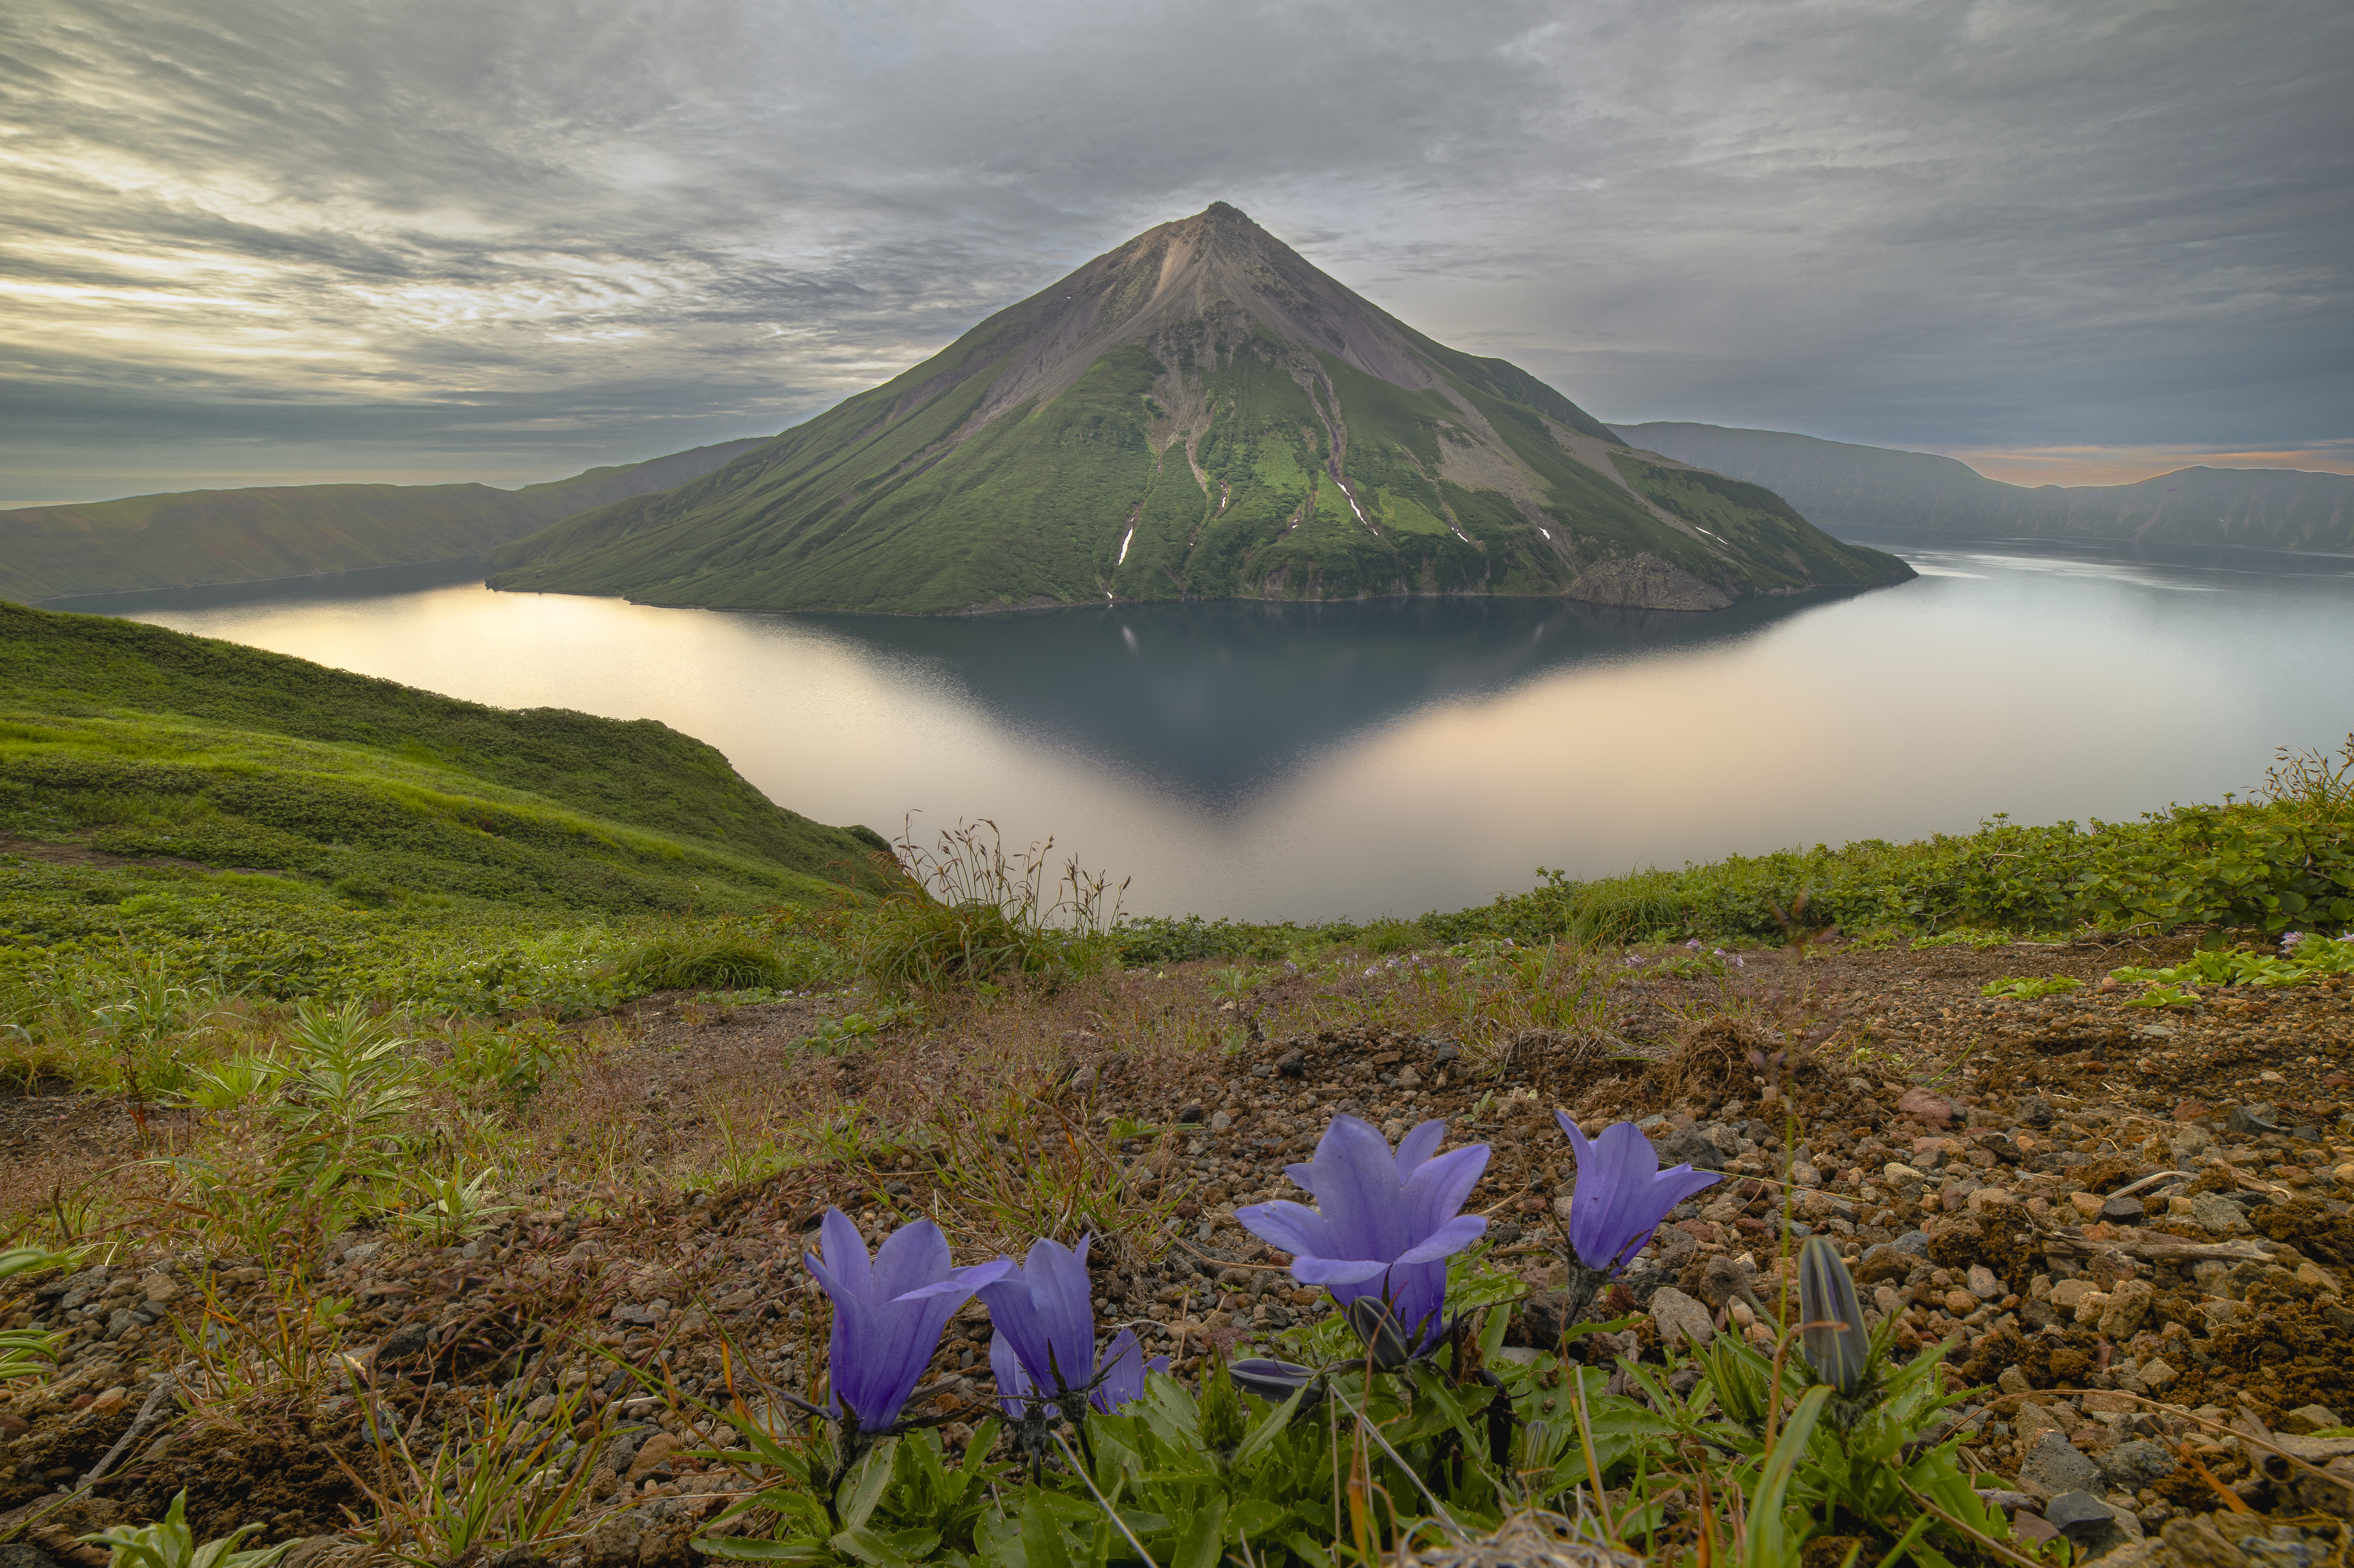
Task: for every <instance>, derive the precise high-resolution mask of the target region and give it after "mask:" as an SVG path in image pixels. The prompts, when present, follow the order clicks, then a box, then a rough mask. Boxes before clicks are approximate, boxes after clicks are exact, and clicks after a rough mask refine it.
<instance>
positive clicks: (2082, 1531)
mask: <svg viewBox="0 0 2354 1568" xmlns="http://www.w3.org/2000/svg"><path fill="white" fill-rule="evenodd" d="M2043 1517H2044V1519H2045V1520H2048V1521H2049V1522H2050V1523H2052V1524H2053V1525H2056V1526H2058V1527H2059V1530H2060V1533H2061V1534H2062V1535H2064V1536H2066V1537H2067V1538H2068V1539H2069V1540H2071V1541H2073V1542H2076V1543H2077V1544H2078V1545H2080V1546H2092V1545H2094V1544H2096V1543H2097V1542H2101V1541H2103V1540H2105V1539H2106V1538H2107V1536H2108V1533H2109V1531H2112V1530H2114V1529H2115V1528H2116V1522H2117V1521H2116V1516H2115V1514H2112V1513H2111V1512H2110V1511H2109V1505H2108V1504H2106V1503H2105V1502H2103V1501H2102V1500H2101V1499H2099V1498H2097V1497H2095V1496H2094V1495H2093V1494H2092V1493H2091V1492H2089V1491H2086V1490H2084V1489H2082V1488H2078V1489H2074V1490H2071V1491H2065V1492H2060V1493H2056V1494H2054V1495H2053V1497H2052V1500H2051V1501H2050V1502H2048V1503H2046V1504H2044V1505H2043Z"/></svg>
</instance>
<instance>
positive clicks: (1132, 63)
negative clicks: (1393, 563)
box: [0, 0, 2354, 504]
mask: <svg viewBox="0 0 2354 1568" xmlns="http://www.w3.org/2000/svg"><path fill="white" fill-rule="evenodd" d="M2349 78H2354V8H2349V6H2348V5H2345V3H2344V0H2194V3H2188V4H2167V3H2162V0H2160V3H2122V0H1984V3H1977V4H1971V3H1961V0H1954V3H1940V0H1556V3H1553V4H1519V3H1516V0H1488V3H1483V4H1479V5H1445V6H1441V5H1429V4H1428V3H1427V0H1407V3H1400V4H1392V3H1390V0H1334V3H1331V4H1325V3H1310V4H1287V3H1273V4H1259V5H1230V4H1225V3H1221V0H1198V3H1177V4H1163V5H1136V4H1128V3H1125V0H1087V3H1086V4H1071V5H1063V4H1056V3H1054V0H1023V3H1020V4H1013V3H1006V4H993V5H966V4H955V3H952V0H910V3H907V4H874V5H862V4H852V3H843V0H807V3H804V0H659V3H655V0H569V3H563V0H499V3H497V4H495V5H483V4H482V3H481V0H455V3H443V0H382V3H369V4H359V3H353V0H288V3H285V4H270V3H266V0H181V3H178V4H173V3H168V0H164V3H155V4H140V3H136V0H119V3H118V0H101V3H93V4H60V3H58V0H17V3H16V4H12V5H9V6H8V7H6V8H5V14H0V210H5V213H6V214H7V221H6V223H5V224H4V225H0V504H27V503H35V502H44V501H62V500H79V499H92V498H96V497H100V496H107V495H120V494H126V493H138V492H143V491H154V490H165V489H176V488H185V487H188V486H192V485H198V484H234V483H270V482H278V483H284V482H299V481H305V480H319V479H390V480H398V481H408V482H413V481H420V480H434V479H446V478H472V479H482V480H486V481H489V482H493V483H520V482H527V481H531V480H536V479H544V478H549V477H553V476H556V475H559V474H563V473H567V472H571V471H576V470H578V469H580V468H582V467H586V466H588V465H590V464H592V463H597V462H607V461H625V460H629V459H634V458H640V457H646V456H652V455H653V454H656V453H659V452H663V451H671V450H678V449H680V448H683V447H688V446H694V445H698V444H701V443H703V442H706V441H713V440H725V439H727V438H730V437H735V436H741V435H752V434H767V433H769V432H773V431H775V430H777V429H782V428H783V427H785V426H787V425H790V424H792V423H794V422H796V421H798V420H800V419H801V418H805V417H807V416H808V415H810V414H811V413H813V412H815V411H817V410H818V409H820V408H824V407H826V406H827V405H829V404H831V403H832V402H833V401H835V400H836V399H838V398H840V397H843V396H845V395H846V394H848V393H851V392H854V391H856V390H858V389H859V388H861V387H865V386H868V385H871V384H872V383H874V382H875V381H878V380H880V379H883V378H884V377H885V376H889V375H891V374H894V373H895V372H896V371H898V370H899V369H901V368H903V367H905V366H907V365H908V364H911V363H913V362H914V361H916V360H917V359H920V358H922V357H923V356H924V355H928V354H929V353H931V352H933V351H934V350H935V349H937V348H938V347H939V346H940V345H941V344H945V343H947V342H948V341H949V340H950V339H952V338H953V337H955V336H956V335H957V334H959V333H960V332H962V331H964V330H965V329H966V328H968V327H970V325H972V324H973V323H974V322H976V321H978V320H979V319H981V317H982V316H984V315H986V314H987V313H990V312H991V311H992V310H995V309H997V308H998V307H1000V306H1002V305H1004V304H1007V303H1009V302H1013V301H1014V300H1016V299H1019V298H1022V297H1023V296H1024V295H1026V294H1029V293H1031V292H1034V291H1037V290H1039V289H1041V288H1043V287H1044V286H1045V285H1046V284H1048V283H1049V282H1051V281H1054V280H1055V278H1056V277H1058V276H1059V275H1061V274H1062V273H1063V272H1065V271H1067V270H1070V269H1071V268H1073V267H1074V266H1076V265H1077V264H1079V263H1080V262H1082V261H1084V260H1087V258H1088V257H1090V256H1093V255H1096V254H1097V253H1099V252H1101V251H1103V250H1105V249H1109V248H1110V247H1112V246H1113V245H1116V244H1118V243H1119V241H1121V240H1123V239H1125V238H1128V237H1129V235H1131V234H1133V233H1135V232H1136V231H1138V230H1140V229H1141V228H1147V227H1149V226H1150V225H1152V224H1154V223H1158V222H1161V221H1163V220H1166V219H1168V218H1172V217H1182V216H1183V215H1185V214H1188V213H1191V212H1193V211H1196V210H1198V209H1199V208H1201V207H1204V205H1206V204H1207V203H1208V202H1210V201H1212V200H1214V199H1225V200H1228V201H1231V202H1234V203H1235V205H1237V206H1239V207H1243V208H1244V209H1245V210H1246V211H1247V212H1249V213H1250V214H1251V215H1252V216H1253V217H1256V218H1257V219H1258V220H1259V221H1260V222H1261V223H1263V224H1265V225H1266V226H1267V228H1270V229H1272V230H1273V231H1274V232H1275V233H1276V234H1277V235H1278V236H1279V237H1281V238H1285V239H1288V241H1289V242H1290V243H1292V244H1293V245H1294V246H1296V247H1297V248H1299V249H1300V250H1301V251H1302V252H1304V253H1305V254H1306V255H1307V256H1308V257H1309V258H1310V260H1314V261H1315V262H1316V263H1317V264H1318V265H1320V266H1321V267H1323V268H1324V269H1325V270H1327V271H1330V272H1331V273H1332V274H1333V275H1334V276H1336V277H1338V278H1340V279H1341V281H1343V282H1346V283H1348V284H1350V285H1351V286H1352V287H1354V288H1355V289H1357V290H1359V291H1362V292H1363V293H1364V294H1366V295H1368V296H1370V297H1371V298H1372V299H1373V300H1374V301H1376V302H1379V303H1380V304H1382V305H1384V306H1385V307H1386V308H1388V309H1390V310H1391V311H1393V312H1394V313H1397V314H1399V315H1401V316H1403V317H1404V318H1405V319H1406V320H1408V321H1410V322H1412V323H1415V324H1416V325H1417V326H1420V327H1422V328H1423V329H1425V330H1426V331H1428V332H1430V333H1431V334H1434V335H1436V336H1437V337H1439V338H1440V339H1442V340H1444V341H1447V342H1449V343H1452V344H1457V345H1458V346H1460V347H1463V348H1467V349H1470V350H1473V351H1476V352H1480V353H1486V354H1495V355H1503V356H1505V357H1507V358H1510V359H1512V360H1514V361H1516V362H1517V363H1519V364H1521V365H1522V366H1526V367H1528V368H1529V369H1531V370H1532V371H1534V372H1535V373H1537V374H1538V375H1540V376H1544V377H1545V378H1546V379H1548V380H1550V381H1552V382H1553V383H1554V384H1555V385H1556V386H1558V387H1561V388H1562V389H1563V390H1564V391H1565V392H1566V393H1568V394H1569V395H1570V396H1571V397H1574V398H1575V399H1576V400H1577V401H1578V402H1580V403H1581V404H1583V405H1584V406H1585V407H1586V408H1590V409H1592V410H1594V411H1595V412H1596V413H1597V414H1599V415H1601V416H1602V417H1603V418H1607V419H1611V420H1616V421H1631V420H1638V419H1652V418H1683V419H1702V420H1708V421H1712V422H1715V423H1720V424H1734V425H1750V426H1758V427H1764V428H1767V429H1793V430H1803V431H1807V432H1809V433H1812V434H1816V435H1821V436H1828V437H1832V438H1835V439H1840V440H1857V441H1865V442H1871V443H1874V444H1880V445H1889V446H1903V447H1911V448H1915V449H1920V450H1936V451H1948V452H1953V453H1956V454H1957V455H1961V456H1964V457H1966V458H1967V459H1969V460H1970V461H1976V462H1978V464H1979V466H1980V467H1982V468H1984V469H1985V470H1987V471H1989V472H1993V473H1996V474H1998V475H1999V476H2000V477H2004V478H2017V479H2024V480H2028V481H2031V482H2043V481H2046V480H2057V481H2060V482H2103V481H2109V480H2115V479H2130V478H2137V477H2141V476H2142V475H2145V474H2147V473H2151V472H2156V471H2161V470H2163V469H2166V468H2171V467H2177V466H2180V465H2181V464H2182V463H2184V462H2188V461H2208V460H2212V461H2227V462H2233V463H2239V464H2243V465H2272V466H2295V467H2308V468H2319V467H2327V468H2336V469H2339V470H2343V471H2354V279H2349V257H2354V107H2349V93H2348V90H2347V82H2348V80H2349Z"/></svg>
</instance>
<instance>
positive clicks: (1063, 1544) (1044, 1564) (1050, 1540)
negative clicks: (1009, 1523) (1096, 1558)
mask: <svg viewBox="0 0 2354 1568" xmlns="http://www.w3.org/2000/svg"><path fill="white" fill-rule="evenodd" d="M1019 1544H1020V1547H1021V1552H1022V1555H1021V1558H1020V1559H1019V1561H1020V1562H1021V1563H1022V1564H1023V1568H1071V1552H1070V1546H1069V1543H1068V1542H1067V1540H1066V1538H1065V1536H1064V1534H1063V1527H1062V1524H1061V1523H1060V1522H1059V1521H1058V1520H1056V1519H1055V1515H1054V1511H1053V1510H1052V1508H1051V1507H1050V1506H1049V1505H1048V1503H1047V1501H1046V1499H1044V1498H1043V1497H1041V1496H1040V1495H1039V1494H1037V1493H1036V1492H1033V1493H1031V1494H1030V1495H1029V1496H1028V1497H1026V1498H1024V1499H1023V1500H1022V1524H1021V1535H1020V1538H1019Z"/></svg>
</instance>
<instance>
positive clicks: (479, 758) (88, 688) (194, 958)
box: [0, 604, 887, 992]
mask: <svg viewBox="0 0 2354 1568" xmlns="http://www.w3.org/2000/svg"><path fill="white" fill-rule="evenodd" d="M0 848H5V852H6V853H5V857H0V943H5V945H6V946H7V947H8V948H11V949H12V950H13V951H14V953H15V955H16V959H17V960H18V961H19V962H23V961H29V960H30V959H32V958H33V957H34V956H36V955H45V954H46V955H55V954H57V953H58V952H60V951H81V950H86V949H89V948H93V947H97V948H121V949H122V950H123V951H125V952H126V953H130V952H136V953H140V954H144V955H147V956H150V957H153V956H155V955H159V954H173V953H177V954H180V955H181V956H182V958H183V959H184V960H185V963H184V966H183V967H186V968H187V969H191V970H192V971H195V972H200V973H203V974H206V975H208V976H210V977H212V978H215V979H217V980H224V981H229V982H248V981H259V982H260V983H261V984H263V985H264V987H265V989H302V988H305V987H310V986H314V985H318V984H321V983H322V982H323V980H325V978H326V977H327V976H328V975H329V974H330V973H331V972H334V971H339V970H347V969H351V968H352V966H355V965H358V966H361V967H362V968H363V969H366V968H367V967H368V966H371V965H375V966H379V967H380V966H382V965H384V964H392V965H394V966H395V967H396V968H398V966H399V965H400V964H401V963H403V962H406V961H408V959H409V958H413V957H414V952H413V951H412V949H414V950H415V951H422V950H424V949H426V948H430V949H432V950H433V951H434V952H436V953H437V954H440V955H442V959H447V956H448V955H450V954H453V953H458V952H460V951H461V950H464V949H467V948H470V947H471V946H473V945H478V944H487V946H485V947H484V948H483V950H484V951H485V952H490V953H504V952H507V951H509V949H510V948H513V947H514V944H515V943H516V942H518V941H526V940H539V941H556V942H557V947H558V948H562V947H564V946H565V945H566V943H567V942H569V941H573V940H574V939H575V938H577V937H578V932H579V931H581V930H583V929H585V928H588V927H602V926H604V925H607V924H610V923H612V922H618V921H629V920H644V919H652V918H662V917H676V916H689V915H693V916H747V915H752V914H755V913H757V912H759V911H764V910H769V909H773V908H777V907H779V906H811V905H817V904H822V903H829V902H836V901H840V900H842V899H843V898H845V897H846V896H848V895H850V889H851V886H852V885H855V884H859V883H862V882H864V883H869V884H871V883H872V881H873V877H874V873H873V869H872V864H871V857H872V856H873V855H874V854H875V853H876V852H877V851H879V850H883V849H885V848H887V846H886V845H885V842H884V841H883V839H882V838H881V837H880V836H879V835H877V834H875V833H874V832H870V831H868V830H866V829H863V828H859V829H844V828H834V827H827V826H825V825H823V824H821V823H818V822H813V821H810V820H809V819H807V818H805V817H801V816H799V815H797V814H795V813H793V812H791V811H789V810H784V809H782V808H780V807H779V806H777V805H775V804H774V803H773V802H771V801H769V800H768V799H767V798H766V797H765V796H763V795H762V794H761V793H760V792H759V791H758V789H754V788H753V787H752V786H751V785H750V784H748V783H747V782H746V781H745V780H744V779H742V778H741V777H739V776H738V775H737V773H736V771H735V770H734V769H733V768H730V767H729V766H728V764H727V759H726V758H725V757H723V756H721V755H720V753H719V752H717V751H716V750H715V749H714V748H713V747H709V746H706V745H705V744H704V743H703V742H701V741H697V740H695V739H693V738H691V737H689V736H684V735H681V734H679V733H678V732H677V731H675V730H673V729H671V728H669V727H668V726H663V725H661V724H657V723H654V722H652V721H651V720H636V721H631V722H621V721H618V720H613V719H603V718H594V717H591V716H589V715H586V714H578V713H570V712H566V711H562V710H557V709H549V708H540V709H530V710H525V711H521V712H512V711H507V710H503V709H498V708H492V707H485V706H483V705H480V704H475V703H465V702H459V701H456V700H454V699H452V698H449V697H443V696H438V695H435V694H432V693H429V692H421V691H418V690H415V689H413V688H410V687H407V686H402V685H398V684H396V683H392V682H389V681H379V680H374V679H370V678H368V677H366V676H361V675H355V674H351V673H345V672H343V671H338V670H331V669H327V668H325V667H323V666H321V665H317V664H313V663H309V662H305V661H302V660H300V659H292V658H287V657H284V656H282V655H280V654H275V653H269V652H261V651H260V650H258V649H252V648H246V647H240V646H239V645H237V644H234V643H228V642H220V641H210V640H207V639H204V638H196V637H189V636H186V635H183V634H181V633H179V632H175V631H169V630H163V629H161V628H158V627H153V626H147V625H143V624H140V623H137V622H133V621H126V620H111V619H106V618H101V617H97V616H80V615H60V614H53V613H49V612H46V611H42V610H36V609H25V608H23V607H21V606H16V605H10V604H0ZM565 933H570V934H571V935H570V936H568V937H565V936H563V934H565ZM559 937H562V938H563V939H561V940H558V938H559ZM436 961H437V962H440V961H441V960H440V959H437V960H436ZM520 961H521V960H515V959H498V958H495V957H493V958H490V959H484V960H483V963H482V964H481V965H477V966H476V967H477V968H478V969H482V970H483V977H478V979H481V978H484V977H486V979H487V983H488V984H489V986H490V988H491V989H492V990H493V991H496V990H498V989H499V988H500V986H501V984H502V983H503V982H504V980H505V979H506V978H507V971H509V970H511V969H514V968H515V967H516V964H517V963H518V962H520ZM386 983H387V985H388V986H389V989H391V990H392V991H396V992H399V991H403V989H404V987H403V985H402V984H401V983H400V982H398V980H397V979H396V980H387V982H386ZM336 989H350V988H349V987H338V988H336ZM361 989H367V988H365V987H363V988H361ZM427 989H428V991H433V990H434V988H433V987H428V988H427ZM461 989H462V988H461Z"/></svg>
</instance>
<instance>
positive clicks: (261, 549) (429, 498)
mask: <svg viewBox="0 0 2354 1568" xmlns="http://www.w3.org/2000/svg"><path fill="white" fill-rule="evenodd" d="M757 444H758V443H757V442H752V441H729V442H724V443H722V444H720V445H718V446H711V447H700V448H697V449H696V450H693V451H686V452H673V453H672V454H671V455H669V456H667V457H659V458H653V459H650V460H649V461H645V462H641V463H625V464H620V465H618V466H614V467H608V468H596V469H590V470H589V471H587V472H586V473H579V474H575V475H573V476H572V477H571V478H569V479H561V480H556V481H553V482H549V483H546V484H535V485H527V486H525V488H524V489H522V490H515V491H507V490H499V489H494V488H493V487H492V486H490V485H487V484H304V485H286V486H269V487H260V488H254V489H245V490H195V491H186V492H181V493H175V494H169V495H135V496H132V497H129V498H128V499H125V500H122V501H101V502H92V503H86V504H77V505H69V506H30V507H25V508H21V509H19V510H16V511H13V512H0V597H6V598H12V599H51V598H63V597H69V596H71V595H76V594H98V593H126V592H133V591H136V590H140V589H147V588H191V587H196V586H198V585H203V584H210V583H228V582H259V581H265V580H268V579H270V578H275V577H305V576H309V575H310V574H312V573H314V572H341V571H353V570H358V569H361V568H365V567H395V566H413V565H418V564H420V563H424V562H429V561H450V560H464V559H467V558H469V557H472V556H482V555H485V554H487V553H488V552H490V551H491V550H493V549H494V548H496V547H497V546H500V545H503V544H504V543H506V542H507V541H508V540H510V539H514V538H519V537H521V536H522V535H525V534H528V533H530V532H532V531H533V530H534V529H536V528H542V527H545V526H546V525H547V524H549V523H552V522H554V521H556V520H557V518H560V517H563V516H566V515H567V514H571V513H574V512H578V511H582V510H585V509H587V508H589V507H594V506H602V505H605V504H607V503H610V502H613V501H618V500H620V499H622V498H624V497H627V496H631V495H642V494H644V493H646V492H648V491H651V490H663V489H668V488H669V487H670V486H672V485H674V484H681V483H684V482H686V481H688V480H690V479H695V478H697V477H699V476H700V475H702V474H705V473H707V472H709V471H711V470H712V469H714V468H716V467H717V466H719V465H720V464H721V463H724V462H726V461H727V460H728V459H730V458H732V457H734V456H736V455H737V454H738V453H739V452H741V451H742V450H745V449H746V448H748V447H750V446H753V445H757Z"/></svg>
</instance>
